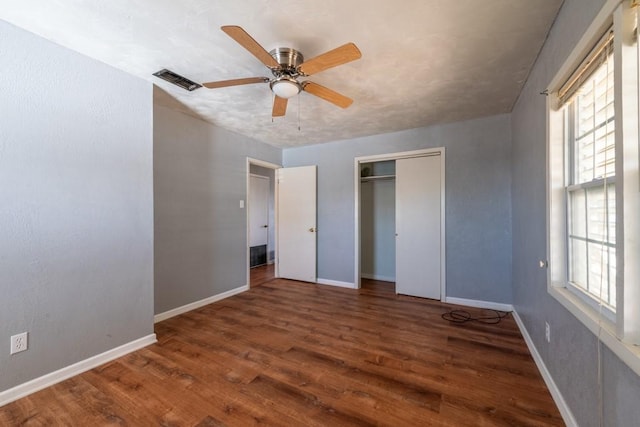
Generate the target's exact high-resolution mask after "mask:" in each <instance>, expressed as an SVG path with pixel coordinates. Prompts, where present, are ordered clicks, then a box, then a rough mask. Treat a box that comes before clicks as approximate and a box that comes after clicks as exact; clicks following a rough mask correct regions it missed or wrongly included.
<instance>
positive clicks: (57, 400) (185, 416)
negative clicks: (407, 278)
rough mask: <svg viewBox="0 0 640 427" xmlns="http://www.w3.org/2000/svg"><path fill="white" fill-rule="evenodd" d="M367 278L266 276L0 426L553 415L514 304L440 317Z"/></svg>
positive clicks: (166, 325) (527, 421) (338, 422)
mask: <svg viewBox="0 0 640 427" xmlns="http://www.w3.org/2000/svg"><path fill="white" fill-rule="evenodd" d="M369 285H371V284H366V285H365V286H363V289H361V290H360V291H355V290H349V289H341V288H334V287H330V286H322V285H312V284H308V283H299V282H294V281H288V280H282V279H275V280H270V281H266V282H263V283H262V284H261V285H260V286H256V287H252V289H251V290H249V291H248V292H245V293H242V294H239V295H236V296H233V297H231V298H227V299H225V300H222V301H219V302H217V303H214V304H211V305H208V306H206V307H203V308H200V309H198V310H194V311H192V312H189V313H186V314H183V315H181V316H177V317H174V318H171V319H168V320H165V321H163V322H160V323H158V324H156V333H157V336H158V343H157V344H154V345H151V346H148V347H146V348H144V349H142V350H139V351H136V352H134V353H131V354H129V355H127V356H124V357H122V358H119V359H117V360H115V361H112V362H110V363H107V364H105V365H103V366H101V367H99V368H96V369H93V370H91V371H88V372H86V373H84V374H81V375H78V376H76V377H73V378H71V379H69V380H67V381H64V382H62V383H60V384H57V385H55V386H52V387H49V388H47V389H45V390H42V391H40V392H38V393H34V394H32V395H31V396H28V397H26V398H23V399H20V400H18V401H16V402H13V403H11V404H8V405H6V406H4V407H1V408H0V425H3V426H4V425H7V426H14V425H16V426H17V425H47V426H48V425H79V426H97V425H130V426H156V425H157V426H160V425H161V426H224V425H228V426H232V425H237V426H248V425H282V426H345V425H387V426H430V425H434V426H550V425H563V422H562V419H561V417H560V414H559V412H558V410H557V408H556V406H555V405H554V403H553V400H552V398H551V396H550V394H549V391H548V390H547V388H546V387H545V384H544V382H543V380H542V378H541V376H540V374H539V372H538V370H537V368H536V366H535V364H534V362H533V360H532V358H531V356H530V354H529V352H528V350H527V347H526V344H525V343H524V341H523V339H522V336H521V335H520V332H519V331H518V328H517V326H516V324H515V322H514V321H513V319H512V318H511V316H507V317H506V318H504V319H503V320H502V322H500V323H499V324H495V325H486V324H480V323H476V322H471V323H466V324H450V323H449V322H447V321H445V320H443V319H442V318H441V315H442V314H443V313H444V312H446V311H447V310H449V309H450V308H452V307H453V306H450V305H446V304H442V303H439V302H434V301H429V300H423V299H419V298H412V297H406V296H396V295H395V294H393V293H392V292H389V286H386V287H385V286H384V285H383V284H378V285H377V286H376V285H375V284H373V285H372V286H369ZM467 310H469V311H472V313H474V314H477V313H480V312H481V311H480V310H473V309H467Z"/></svg>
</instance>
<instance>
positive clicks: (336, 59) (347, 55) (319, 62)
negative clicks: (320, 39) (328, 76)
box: [298, 43, 362, 76]
mask: <svg viewBox="0 0 640 427" xmlns="http://www.w3.org/2000/svg"><path fill="white" fill-rule="evenodd" d="M361 57H362V54H361V53H360V49H358V47H357V46H356V45H355V44H353V43H347V44H345V45H342V46H340V47H337V48H335V49H333V50H330V51H329V52H325V53H323V54H322V55H318V56H316V57H315V58H311V59H309V60H308V61H305V62H303V63H302V64H300V66H299V67H298V72H300V73H302V74H304V75H307V76H310V75H312V74H316V73H319V72H320V71H324V70H326V69H329V68H332V67H336V66H338V65H342V64H346V63H347V62H351V61H355V60H356V59H359V58H361Z"/></svg>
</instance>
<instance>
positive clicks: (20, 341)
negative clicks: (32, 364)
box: [9, 332, 29, 354]
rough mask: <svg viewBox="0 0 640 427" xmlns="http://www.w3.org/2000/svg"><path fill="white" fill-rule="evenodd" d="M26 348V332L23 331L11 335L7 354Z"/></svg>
mask: <svg viewBox="0 0 640 427" xmlns="http://www.w3.org/2000/svg"><path fill="white" fill-rule="evenodd" d="M27 348H29V335H28V332H23V333H21V334H17V335H13V336H12V337H11V353H9V354H15V353H20V352H21V351H25V350H26V349H27Z"/></svg>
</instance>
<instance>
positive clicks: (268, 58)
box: [202, 25, 362, 117]
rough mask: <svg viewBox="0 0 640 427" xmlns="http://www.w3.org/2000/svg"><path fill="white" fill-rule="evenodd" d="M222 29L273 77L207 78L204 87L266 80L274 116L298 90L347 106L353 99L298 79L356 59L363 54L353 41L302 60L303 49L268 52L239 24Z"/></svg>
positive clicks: (284, 110) (278, 113) (339, 105)
mask: <svg viewBox="0 0 640 427" xmlns="http://www.w3.org/2000/svg"><path fill="white" fill-rule="evenodd" d="M221 30H222V31H224V32H225V33H226V34H227V35H228V36H229V37H231V38H232V39H234V40H235V41H236V42H238V43H239V44H240V45H241V46H242V47H244V48H245V49H247V50H248V51H249V52H250V53H251V54H252V55H253V56H255V57H256V58H258V60H260V62H262V63H263V64H264V65H266V66H267V68H269V69H270V70H271V73H272V74H273V77H249V78H243V79H233V80H223V81H218V82H209V83H203V84H202V85H203V86H204V87H206V88H209V89H216V88H221V87H227V86H239V85H246V84H253V83H269V87H270V88H271V90H272V91H273V93H274V94H275V98H274V101H273V110H272V112H271V115H272V116H273V117H279V116H284V115H285V113H286V111H287V102H288V99H289V98H291V97H293V96H295V95H297V94H299V93H300V91H305V92H308V93H310V94H312V95H315V96H317V97H319V98H322V99H324V100H325V101H329V102H331V103H332V104H335V105H337V106H338V107H341V108H347V107H348V106H349V105H351V104H352V103H353V100H352V99H351V98H348V97H346V96H344V95H342V94H339V93H338V92H335V91H333V90H331V89H329V88H326V87H324V86H321V85H319V84H317V83H313V82H310V81H308V80H305V81H300V80H298V79H299V78H300V77H307V76H310V75H312V74H316V73H319V72H320V71H324V70H327V69H329V68H332V67H336V66H338V65H342V64H346V63H347V62H351V61H355V60H356V59H359V58H360V57H361V56H362V54H361V53H360V50H359V49H358V48H357V47H356V45H355V44H353V43H347V44H345V45H342V46H340V47H338V48H336V49H333V50H330V51H328V52H325V53H323V54H321V55H318V56H316V57H315V58H312V59H309V60H307V61H305V60H304V57H303V56H302V53H300V52H298V51H297V50H295V49H292V48H288V47H279V48H276V49H273V50H272V51H271V52H267V51H266V50H265V49H264V48H263V47H262V46H260V44H259V43H258V42H257V41H255V40H254V39H253V38H252V37H251V36H250V35H249V34H248V33H247V32H246V31H245V30H243V29H242V28H241V27H239V26H236V25H225V26H223V27H221Z"/></svg>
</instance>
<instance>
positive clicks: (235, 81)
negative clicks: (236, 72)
mask: <svg viewBox="0 0 640 427" xmlns="http://www.w3.org/2000/svg"><path fill="white" fill-rule="evenodd" d="M268 81H269V79H268V78H266V77H248V78H246V79H233V80H221V81H219V82H208V83H202V86H204V87H206V88H209V89H216V88H219V87H227V86H240V85H250V84H253V83H266V82H268Z"/></svg>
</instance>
